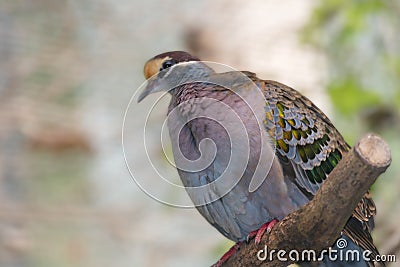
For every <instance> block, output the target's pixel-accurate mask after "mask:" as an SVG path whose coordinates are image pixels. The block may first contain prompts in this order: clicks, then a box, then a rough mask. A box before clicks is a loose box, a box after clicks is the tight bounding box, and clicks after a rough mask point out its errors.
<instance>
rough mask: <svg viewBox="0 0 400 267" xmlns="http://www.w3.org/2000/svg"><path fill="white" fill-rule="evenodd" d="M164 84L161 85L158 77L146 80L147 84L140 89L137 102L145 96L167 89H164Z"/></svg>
mask: <svg viewBox="0 0 400 267" xmlns="http://www.w3.org/2000/svg"><path fill="white" fill-rule="evenodd" d="M164 88H165V87H164V86H161V82H160V79H157V77H152V78H150V79H148V80H147V84H146V86H145V88H144V89H143V90H142V92H141V93H140V95H139V97H138V100H137V102H138V103H139V102H140V101H142V100H143V99H145V98H146V96H148V95H150V94H153V93H157V92H164V91H167V89H164Z"/></svg>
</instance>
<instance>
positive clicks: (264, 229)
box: [246, 219, 279, 245]
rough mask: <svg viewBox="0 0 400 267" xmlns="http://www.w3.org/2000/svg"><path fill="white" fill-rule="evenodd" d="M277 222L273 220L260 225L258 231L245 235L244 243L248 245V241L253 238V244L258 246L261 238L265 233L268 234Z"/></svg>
mask: <svg viewBox="0 0 400 267" xmlns="http://www.w3.org/2000/svg"><path fill="white" fill-rule="evenodd" d="M277 222H279V221H278V220H277V219H273V220H272V221H270V222H267V223H264V224H263V225H261V227H260V228H259V229H258V230H255V231H252V232H250V233H249V234H248V235H247V238H246V242H247V243H249V241H250V240H251V239H252V238H254V242H255V243H256V244H257V245H258V244H260V242H261V238H262V236H263V235H264V233H265V232H266V233H267V234H269V233H270V232H271V230H272V227H274V225H275V224H276V223H277Z"/></svg>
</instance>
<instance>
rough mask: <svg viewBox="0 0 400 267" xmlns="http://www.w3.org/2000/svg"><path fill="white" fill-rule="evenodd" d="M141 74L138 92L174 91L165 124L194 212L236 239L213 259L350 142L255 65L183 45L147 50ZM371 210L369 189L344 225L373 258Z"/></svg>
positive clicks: (298, 195)
mask: <svg viewBox="0 0 400 267" xmlns="http://www.w3.org/2000/svg"><path fill="white" fill-rule="evenodd" d="M144 76H145V78H146V80H147V84H146V86H145V88H144V89H143V91H142V92H141V93H140V95H139V97H138V102H140V101H142V100H143V99H144V98H146V97H147V96H148V95H150V94H153V93H156V92H168V93H169V94H170V95H171V100H170V104H169V107H168V121H167V125H168V129H169V135H170V138H171V143H172V148H173V149H172V150H173V154H174V159H175V162H176V165H177V171H178V173H179V176H180V178H181V181H182V184H183V185H184V186H185V188H186V190H187V193H188V194H189V196H190V198H191V199H192V201H193V203H194V205H195V206H196V208H197V209H198V211H199V212H200V214H201V215H202V216H203V217H204V218H205V219H206V220H207V221H208V222H209V223H210V224H211V225H212V226H214V227H215V228H216V229H217V230H218V231H219V232H220V233H221V234H222V235H224V236H225V237H227V238H228V239H230V240H232V241H234V242H236V245H235V246H233V247H232V248H231V249H230V250H229V251H228V252H227V253H226V254H225V255H224V256H222V258H221V259H220V260H219V261H218V262H217V263H216V264H215V265H213V266H221V265H222V264H223V263H224V262H225V261H226V260H227V259H228V258H229V257H230V256H231V255H233V254H234V253H235V251H236V250H237V248H238V246H239V244H240V243H241V242H244V241H247V240H248V239H249V237H250V238H253V237H255V241H256V242H259V241H260V238H261V236H262V235H263V234H264V232H269V231H270V230H271V228H272V227H273V226H274V224H275V223H276V222H277V221H279V220H282V219H283V218H284V217H285V216H287V215H288V214H290V213H291V212H293V211H295V210H297V209H299V208H300V207H302V206H303V205H305V204H306V203H308V202H309V201H310V200H311V199H312V198H313V196H314V195H315V194H316V192H317V191H318V189H319V188H320V186H321V185H322V184H323V182H324V181H325V180H326V179H327V177H328V176H329V174H330V173H331V172H332V170H333V169H334V168H335V167H336V166H337V164H338V162H339V161H340V160H341V159H342V158H343V156H344V155H345V154H346V153H347V152H348V151H349V150H350V148H351V147H350V146H349V145H348V143H346V141H345V140H344V138H343V136H342V135H341V134H340V132H339V131H338V130H337V129H336V128H335V126H334V125H333V123H332V122H331V121H330V120H329V118H328V117H327V116H326V115H325V114H324V113H323V112H322V111H321V110H320V109H319V108H318V107H317V106H316V105H315V104H314V103H312V102H311V101H310V100H309V99H308V98H307V97H305V96H304V95H302V94H301V93H300V92H298V91H296V90H295V89H293V88H291V87H289V86H286V85H284V84H282V83H279V82H276V81H273V80H264V79H260V78H258V77H257V75H256V74H255V73H253V72H249V71H237V70H228V71H225V72H217V71H216V70H215V67H213V66H211V64H207V63H206V62H203V61H201V60H200V59H199V58H197V57H195V56H193V55H191V54H189V53H187V52H184V51H170V52H165V53H162V54H159V55H156V56H155V57H153V58H151V59H149V60H148V61H147V62H146V63H145V66H144ZM179 163H180V164H181V165H182V167H180V166H179ZM200 165H201V166H200ZM375 215H376V207H375V204H374V202H373V199H372V198H371V195H370V193H369V192H367V193H366V194H365V195H364V197H363V198H362V199H361V201H360V202H359V203H358V205H357V206H356V208H355V209H354V211H353V213H352V216H351V217H350V218H349V220H348V221H347V224H346V225H345V227H344V228H343V231H342V237H344V238H346V240H348V242H350V243H351V244H352V245H353V246H354V247H356V248H358V249H361V250H369V251H370V252H371V257H372V258H373V257H375V256H377V255H379V252H378V249H377V248H376V246H375V245H374V243H373V240H372V237H371V231H372V229H373V227H374V216H375ZM324 264H325V265H324ZM352 264H353V265H352ZM320 266H374V264H373V263H372V262H356V263H349V262H344V263H343V262H336V263H335V262H330V261H327V262H325V263H321V265H320Z"/></svg>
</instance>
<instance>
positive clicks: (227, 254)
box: [211, 242, 242, 267]
mask: <svg viewBox="0 0 400 267" xmlns="http://www.w3.org/2000/svg"><path fill="white" fill-rule="evenodd" d="M241 243H242V242H237V243H236V244H235V245H233V246H232V247H231V248H230V249H229V250H228V251H227V252H225V254H224V255H222V257H221V258H220V259H219V261H217V262H216V263H214V264H213V265H212V266H211V267H221V265H222V264H223V263H225V262H226V261H227V260H228V259H229V258H230V257H232V256H233V255H234V254H235V253H236V251H238V249H239V247H240V244H241Z"/></svg>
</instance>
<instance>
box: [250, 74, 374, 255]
mask: <svg viewBox="0 0 400 267" xmlns="http://www.w3.org/2000/svg"><path fill="white" fill-rule="evenodd" d="M245 74H246V75H248V77H249V78H251V79H252V80H253V81H254V82H255V83H256V84H257V86H258V87H259V88H261V89H262V90H263V92H264V95H265V98H266V102H267V105H266V117H265V121H264V124H265V127H266V129H267V131H268V133H269V134H270V136H271V137H272V138H273V140H275V142H276V154H277V156H278V158H279V160H280V161H281V163H282V167H283V168H284V172H285V173H292V174H294V175H293V176H294V177H291V179H292V181H293V182H294V183H295V184H297V186H298V187H299V188H300V189H301V190H302V191H303V192H304V194H305V195H307V196H308V197H309V199H311V198H312V197H313V196H314V195H315V194H316V192H317V190H318V189H319V188H320V186H321V184H322V183H323V181H324V180H325V179H326V178H327V177H328V175H329V173H330V172H331V171H332V170H333V169H334V168H335V166H336V165H337V164H338V162H339V161H340V160H341V159H342V157H343V155H344V154H345V153H347V152H348V151H349V149H350V146H349V145H348V144H347V143H346V142H345V141H344V139H343V137H342V135H341V134H340V133H339V132H338V130H337V129H336V128H335V127H334V126H333V124H332V123H331V121H330V120H329V119H328V117H327V116H326V115H325V114H324V113H323V112H322V111H321V110H320V109H319V108H318V107H316V106H315V105H314V104H313V103H312V102H311V101H310V100H309V99H307V98H306V97H305V96H303V95H301V94H300V93H299V92H297V91H296V90H294V89H292V88H290V87H288V86H286V85H283V84H281V83H278V82H275V81H264V80H260V79H258V78H257V77H255V75H254V74H253V73H245ZM285 168H286V169H285ZM375 214H376V209H375V204H374V202H373V201H372V198H371V197H370V195H369V193H368V192H367V193H366V194H365V196H364V197H363V199H362V200H361V201H360V202H359V204H358V205H357V207H356V208H355V210H354V212H353V215H352V217H351V219H350V220H349V222H348V224H347V225H346V227H345V229H344V231H343V232H344V233H345V234H347V235H348V236H349V237H350V238H351V239H352V240H353V241H354V242H355V243H356V244H358V245H360V246H361V247H362V248H363V249H368V250H370V251H371V252H373V253H374V254H377V253H378V251H377V249H376V247H375V246H374V245H373V243H372V238H371V235H370V231H371V228H372V227H373V216H374V215H375Z"/></svg>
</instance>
